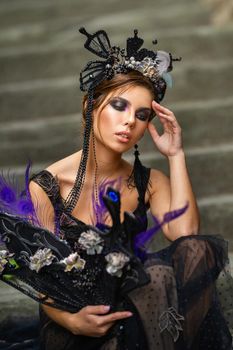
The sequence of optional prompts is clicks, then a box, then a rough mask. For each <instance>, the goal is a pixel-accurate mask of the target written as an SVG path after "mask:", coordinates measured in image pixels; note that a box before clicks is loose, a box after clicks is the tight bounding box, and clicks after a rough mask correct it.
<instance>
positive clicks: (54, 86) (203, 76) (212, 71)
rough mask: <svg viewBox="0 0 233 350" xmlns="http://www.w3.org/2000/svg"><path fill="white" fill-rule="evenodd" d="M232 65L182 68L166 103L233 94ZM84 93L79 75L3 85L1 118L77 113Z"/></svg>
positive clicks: (9, 119)
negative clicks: (80, 85)
mask: <svg viewBox="0 0 233 350" xmlns="http://www.w3.org/2000/svg"><path fill="white" fill-rule="evenodd" d="M232 67H233V62H232V61H224V62H222V63H211V62H207V63H203V64H202V65H199V66H190V65H187V66H184V67H183V68H182V69H181V68H178V69H177V70H176V71H174V74H173V77H174V88H173V89H168V90H167V97H166V101H167V102H166V101H165V102H166V103H171V102H174V101H176V102H177V101H179V100H180V101H183V100H186V101H191V100H194V99H195V100H198V99H208V98H210V97H211V98H212V99H214V98H218V99H219V98H225V97H230V96H232V94H231V91H232V90H233V80H232V79H226V77H228V76H229V72H230V71H231V70H232ZM210 79H211V84H209V83H208V82H209V80H210ZM80 96H81V92H80V90H79V83H78V74H77V76H72V77H66V78H59V79H45V80H37V81H33V82H24V83H17V84H7V85H3V86H0V106H1V109H0V115H1V121H6V120H7V121H12V120H16V119H17V120H23V119H35V118H40V117H41V116H43V117H44V118H47V117H48V116H51V115H57V116H59V115H65V114H73V113H76V112H77V111H78V103H79V101H80Z"/></svg>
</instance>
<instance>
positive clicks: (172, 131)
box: [148, 101, 182, 157]
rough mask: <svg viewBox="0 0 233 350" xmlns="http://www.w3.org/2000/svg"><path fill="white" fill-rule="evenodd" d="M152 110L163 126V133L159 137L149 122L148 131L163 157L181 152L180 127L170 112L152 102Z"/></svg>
mask: <svg viewBox="0 0 233 350" xmlns="http://www.w3.org/2000/svg"><path fill="white" fill-rule="evenodd" d="M152 108H153V110H154V111H155V113H156V115H157V117H158V118H159V120H160V122H161V123H162V125H163V129H164V132H163V134H162V135H159V133H158V132H157V130H156V128H155V126H154V125H153V124H152V123H151V122H150V123H149V124H148V130H149V132H150V134H151V137H152V139H153V141H154V143H155V145H156V147H157V148H158V150H159V151H160V153H162V154H163V155H164V156H167V157H169V156H174V155H176V154H178V153H179V151H181V150H182V135H181V127H180V126H179V124H178V122H177V120H176V117H175V115H174V113H173V112H172V111H170V110H169V109H167V108H165V107H163V106H161V105H160V104H159V103H157V102H155V101H153V102H152Z"/></svg>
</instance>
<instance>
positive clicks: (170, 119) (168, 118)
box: [157, 112, 180, 128]
mask: <svg viewBox="0 0 233 350" xmlns="http://www.w3.org/2000/svg"><path fill="white" fill-rule="evenodd" d="M157 116H158V118H159V120H160V121H161V123H164V121H165V120H166V122H169V123H170V124H172V126H173V127H176V128H180V125H179V123H178V122H177V120H176V118H175V116H174V115H171V116H170V115H167V114H164V113H161V112H159V113H158V114H157Z"/></svg>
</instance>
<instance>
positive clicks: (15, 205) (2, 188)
mask: <svg viewBox="0 0 233 350" xmlns="http://www.w3.org/2000/svg"><path fill="white" fill-rule="evenodd" d="M30 168H31V162H29V163H28V165H27V168H26V170H25V189H24V190H23V191H20V190H19V185H18V183H17V181H15V176H14V175H10V174H8V176H7V177H6V176H4V175H3V174H2V175H0V212H5V213H8V214H11V215H17V216H20V217H22V219H23V220H25V221H28V220H30V221H32V222H33V223H37V224H38V220H37V218H36V213H35V209H34V206H33V203H32V200H31V196H30V191H29V182H30V180H29V172H30Z"/></svg>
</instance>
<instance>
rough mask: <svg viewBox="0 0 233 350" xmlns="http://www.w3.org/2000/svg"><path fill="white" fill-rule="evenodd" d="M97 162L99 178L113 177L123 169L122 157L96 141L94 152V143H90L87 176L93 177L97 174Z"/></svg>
mask: <svg viewBox="0 0 233 350" xmlns="http://www.w3.org/2000/svg"><path fill="white" fill-rule="evenodd" d="M96 162H97V168H98V176H101V177H104V178H106V177H111V176H112V175H113V174H117V173H118V172H119V170H120V169H121V168H122V162H123V160H122V155H121V154H120V153H117V152H113V151H112V150H110V149H107V148H106V147H105V146H104V145H103V144H100V143H97V142H96V141H95V149H94V150H93V147H92V142H90V151H89V156H88V162H87V174H89V175H91V174H93V173H94V172H95V169H96Z"/></svg>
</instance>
